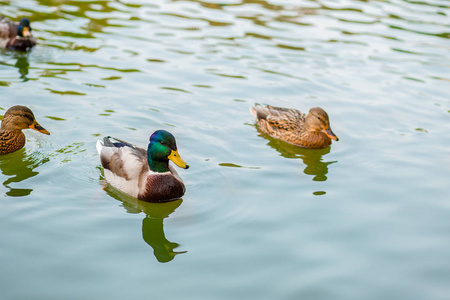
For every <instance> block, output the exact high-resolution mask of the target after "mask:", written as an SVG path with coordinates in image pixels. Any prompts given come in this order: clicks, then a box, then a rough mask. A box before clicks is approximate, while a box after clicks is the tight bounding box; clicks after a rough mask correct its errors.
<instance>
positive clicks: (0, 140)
mask: <svg viewBox="0 0 450 300" xmlns="http://www.w3.org/2000/svg"><path fill="white" fill-rule="evenodd" d="M26 128H31V129H34V130H37V131H39V132H41V133H44V134H50V133H49V132H48V131H47V130H45V129H44V128H43V127H42V126H41V125H39V123H37V122H36V120H35V119H34V114H33V112H32V111H31V110H30V109H29V108H28V107H25V106H21V105H16V106H13V107H11V108H10V109H8V110H7V111H6V113H5V115H4V116H3V120H2V124H1V127H0V154H8V153H11V152H14V151H17V150H19V149H21V148H22V147H23V146H24V145H25V135H24V134H23V132H22V129H26Z"/></svg>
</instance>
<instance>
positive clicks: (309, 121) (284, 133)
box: [250, 104, 339, 148]
mask: <svg viewBox="0 0 450 300" xmlns="http://www.w3.org/2000/svg"><path fill="white" fill-rule="evenodd" d="M250 112H251V113H252V114H253V116H254V117H255V118H256V122H257V124H258V126H259V128H260V129H261V131H262V132H264V133H267V134H268V135H270V136H271V137H274V138H277V139H280V140H283V141H285V142H288V143H291V144H294V145H298V146H301V147H305V148H325V147H328V146H329V145H330V144H331V140H332V139H333V140H335V141H338V140H339V139H338V137H337V136H336V135H335V134H334V133H333V131H332V130H331V128H330V121H329V119H328V114H327V113H326V112H325V111H324V110H323V109H322V108H320V107H313V108H311V109H310V110H309V113H308V114H307V115H306V114H304V113H302V112H300V111H298V110H296V109H292V108H282V107H276V106H270V105H261V104H255V106H254V107H251V108H250Z"/></svg>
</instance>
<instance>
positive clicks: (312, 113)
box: [305, 107, 339, 141]
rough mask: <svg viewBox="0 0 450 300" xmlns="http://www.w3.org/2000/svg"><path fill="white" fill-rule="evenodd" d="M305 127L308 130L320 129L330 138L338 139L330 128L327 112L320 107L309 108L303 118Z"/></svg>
mask: <svg viewBox="0 0 450 300" xmlns="http://www.w3.org/2000/svg"><path fill="white" fill-rule="evenodd" d="M305 127H306V129H307V130H309V131H316V132H318V131H321V132H323V133H325V134H326V135H327V136H328V137H329V138H330V139H332V140H335V141H338V140H339V138H338V137H337V136H336V135H335V134H334V133H333V131H332V130H331V127H330V120H329V119H328V114H327V113H326V111H324V110H323V109H322V108H320V107H313V108H311V109H310V110H309V113H308V115H307V116H306V118H305Z"/></svg>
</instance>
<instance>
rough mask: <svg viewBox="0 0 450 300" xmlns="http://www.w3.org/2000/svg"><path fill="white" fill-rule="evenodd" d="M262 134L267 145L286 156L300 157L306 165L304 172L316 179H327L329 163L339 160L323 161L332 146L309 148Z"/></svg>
mask: <svg viewBox="0 0 450 300" xmlns="http://www.w3.org/2000/svg"><path fill="white" fill-rule="evenodd" d="M260 136H262V137H264V138H265V139H267V140H268V141H269V142H268V143H267V145H269V146H270V147H272V148H273V149H275V150H277V151H278V152H279V153H280V155H281V156H283V157H286V158H300V159H302V160H303V163H304V164H305V165H306V167H305V169H304V170H303V173H305V174H306V175H311V176H314V178H313V180H314V181H326V180H327V176H326V175H327V173H328V165H330V164H333V163H336V162H337V161H327V162H326V161H323V157H324V156H325V155H327V154H328V153H330V149H331V147H326V148H322V149H308V148H302V147H298V146H295V145H292V144H289V143H286V142H284V141H281V140H278V139H275V138H272V137H271V136H269V135H267V134H264V133H260Z"/></svg>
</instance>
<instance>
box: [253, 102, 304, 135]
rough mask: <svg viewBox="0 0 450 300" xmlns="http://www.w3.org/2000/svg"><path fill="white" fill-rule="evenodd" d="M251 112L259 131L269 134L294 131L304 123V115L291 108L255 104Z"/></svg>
mask: <svg viewBox="0 0 450 300" xmlns="http://www.w3.org/2000/svg"><path fill="white" fill-rule="evenodd" d="M251 112H252V114H253V115H254V116H255V118H256V121H257V122H258V125H259V126H260V128H261V130H263V131H264V132H266V133H269V134H271V133H272V132H273V131H275V130H286V131H296V130H299V128H300V127H301V126H302V124H304V122H305V114H304V113H302V112H300V111H298V110H296V109H293V108H283V107H276V106H270V105H265V106H263V105H260V104H256V105H255V107H252V108H251Z"/></svg>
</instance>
